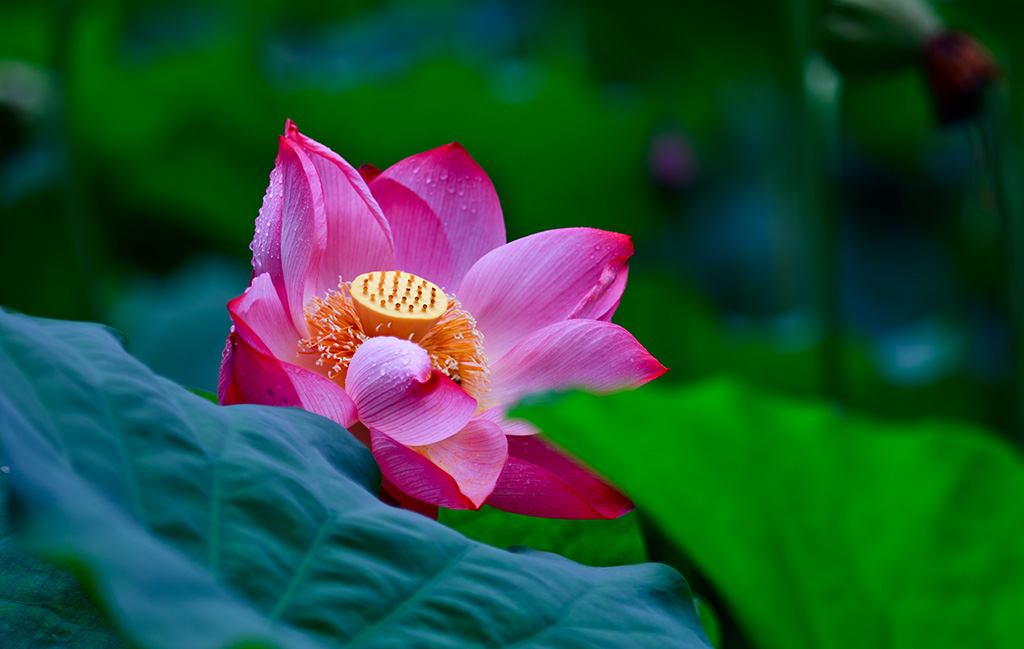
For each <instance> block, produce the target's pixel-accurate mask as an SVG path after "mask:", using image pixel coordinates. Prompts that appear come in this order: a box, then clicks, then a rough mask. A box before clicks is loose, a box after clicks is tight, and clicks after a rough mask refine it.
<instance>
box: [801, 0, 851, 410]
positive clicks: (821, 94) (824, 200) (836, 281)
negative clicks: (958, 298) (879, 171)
mask: <svg viewBox="0 0 1024 649" xmlns="http://www.w3.org/2000/svg"><path fill="white" fill-rule="evenodd" d="M787 7H788V10H789V27H790V31H791V34H790V36H791V38H790V41H791V43H792V45H791V49H790V52H791V61H790V74H792V75H795V78H793V83H792V84H791V85H790V88H791V90H792V91H793V92H794V94H795V95H796V96H797V97H798V98H799V100H798V101H797V104H796V105H797V115H796V116H795V117H796V120H797V125H798V126H797V128H798V129H799V131H798V133H799V137H800V142H799V143H798V146H797V147H796V149H797V156H798V159H797V160H796V167H797V169H796V173H797V176H798V180H797V186H798V187H799V190H800V191H799V196H798V197H797V201H798V202H797V205H799V208H800V211H801V214H802V216H803V218H804V222H805V223H808V224H809V225H810V226H811V228H812V230H813V243H814V245H813V252H812V264H813V277H814V286H813V290H814V294H815V304H816V311H817V316H818V321H819V322H820V326H821V332H822V339H821V346H820V349H821V354H820V363H821V365H820V376H821V384H822V392H823V393H824V394H825V396H826V397H827V398H829V399H830V400H832V401H833V402H834V403H836V404H845V403H846V401H847V398H848V395H847V392H846V384H845V380H844V372H843V317H842V300H841V292H840V279H841V278H840V267H841V266H840V232H839V227H838V220H837V218H836V213H835V209H833V208H834V205H835V201H834V192H833V191H832V184H831V173H832V171H833V170H834V168H835V160H836V155H835V151H836V148H837V146H838V136H837V132H838V123H837V118H836V116H837V113H838V96H839V83H840V82H839V77H838V75H836V74H835V72H834V71H833V70H832V68H831V67H830V66H829V65H828V63H827V62H826V61H825V60H824V57H822V56H821V55H820V53H818V52H816V51H814V45H813V41H814V39H813V38H812V33H813V32H812V29H816V27H817V25H818V24H819V23H820V19H819V18H820V17H819V16H818V13H817V12H816V11H815V7H813V6H812V5H811V3H809V2H808V0H789V2H788V3H787ZM787 76H789V75H787Z"/></svg>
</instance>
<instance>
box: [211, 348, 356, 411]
mask: <svg viewBox="0 0 1024 649" xmlns="http://www.w3.org/2000/svg"><path fill="white" fill-rule="evenodd" d="M218 392H219V394H218V398H219V399H220V402H221V404H223V405H231V404H236V403H258V404H262V405H266V406H294V407H297V408H302V409H304V410H309V411H310V412H315V413H316V414H318V415H321V416H323V417H327V418H329V419H333V420H334V421H336V422H337V423H339V424H341V425H342V426H345V427H348V426H351V425H353V424H354V423H355V422H356V420H357V416H356V406H355V403H353V401H352V399H351V398H350V397H349V395H347V394H346V393H345V391H344V390H342V389H341V388H340V387H338V386H337V385H335V384H334V383H332V382H331V381H329V380H328V379H326V378H324V377H323V376H321V375H319V374H316V373H314V372H310V371H309V370H307V369H303V368H301V367H297V366H295V365H290V364H289V363H284V362H282V361H279V360H278V359H276V358H274V357H273V356H268V355H265V354H261V353H260V352H258V351H256V350H255V349H253V347H251V346H250V345H249V344H248V343H247V342H245V340H243V339H242V337H241V336H239V335H238V333H237V332H236V333H232V334H231V335H230V336H229V338H228V349H226V350H225V354H224V361H223V363H222V365H221V377H220V385H219V389H218Z"/></svg>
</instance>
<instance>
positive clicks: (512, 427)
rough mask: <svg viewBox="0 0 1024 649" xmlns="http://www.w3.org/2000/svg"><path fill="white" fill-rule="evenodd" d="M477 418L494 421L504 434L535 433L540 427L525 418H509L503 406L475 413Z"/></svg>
mask: <svg viewBox="0 0 1024 649" xmlns="http://www.w3.org/2000/svg"><path fill="white" fill-rule="evenodd" d="M477 419H483V420H486V421H490V422H494V423H495V424H497V425H498V427H499V428H501V432H502V433H504V434H506V435H514V436H519V435H536V434H537V433H539V432H540V429H539V428H537V427H536V426H534V425H533V424H532V423H530V422H528V421H526V420H525V419H510V418H509V417H508V416H507V413H506V412H505V409H504V408H491V409H490V410H487V411H484V412H482V413H480V414H479V415H477Z"/></svg>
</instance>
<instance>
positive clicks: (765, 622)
mask: <svg viewBox="0 0 1024 649" xmlns="http://www.w3.org/2000/svg"><path fill="white" fill-rule="evenodd" d="M520 414H522V415H525V416H527V417H528V418H530V419H533V420H534V421H535V422H536V423H538V424H540V425H541V427H542V428H543V429H544V430H545V431H547V432H548V433H549V434H551V435H553V436H554V437H555V438H556V439H557V440H559V441H560V443H562V444H564V445H565V446H566V447H568V448H570V449H571V450H573V451H574V452H577V453H579V454H580V456H581V457H582V458H583V459H584V460H586V461H588V462H590V463H592V464H593V465H594V466H595V467H596V468H598V469H599V470H602V471H604V472H606V473H607V474H608V475H609V477H611V478H612V479H613V480H615V481H616V482H617V483H618V484H620V485H622V486H623V487H624V488H626V489H627V491H628V492H629V493H630V494H631V495H632V496H633V497H634V499H635V500H636V502H637V504H638V507H640V508H641V510H643V511H645V512H647V513H649V514H650V515H651V516H652V517H653V518H654V519H655V520H656V521H657V523H658V524H659V526H660V528H662V529H663V530H664V531H665V532H666V533H667V535H668V536H669V537H670V538H671V539H672V540H673V541H674V542H675V543H677V544H678V546H679V547H681V548H682V549H683V550H685V552H686V553H687V554H688V555H689V556H690V557H691V558H692V560H693V561H694V562H695V563H696V564H697V566H698V567H699V568H700V569H701V571H702V572H703V573H704V574H705V575H706V576H707V577H708V578H709V579H710V581H711V582H712V583H713V584H714V585H715V586H716V587H717V589H718V591H719V592H720V593H721V594H722V596H723V597H724V598H725V601H726V603H727V604H728V605H729V608H730V609H731V611H732V614H733V615H734V616H735V618H736V619H737V620H738V621H739V623H740V624H741V626H742V627H743V629H744V630H745V631H746V635H747V636H748V637H749V639H750V640H751V641H752V642H753V643H754V644H755V646H757V647H761V648H763V649H782V648H786V649H801V648H806V649H829V648H836V649H838V648H854V647H856V648H861V647H881V646H885V647H892V648H907V649H911V648H914V649H916V648H918V647H929V648H931V649H939V648H954V647H955V648H961V647H993V648H998V647H1006V648H1011V647H1019V646H1021V638H1024V615H1022V614H1021V612H1022V611H1024V542H1022V539H1024V467H1022V466H1021V460H1020V458H1019V457H1018V456H1017V454H1016V453H1015V452H1014V451H1013V450H1011V449H1010V448H1009V447H1007V446H1006V445H1005V444H1003V443H1002V442H1000V441H999V440H998V439H997V438H996V436H995V435H993V434H991V433H989V432H987V431H984V430H981V429H979V428H976V427H973V426H970V425H967V424H962V423H955V422H950V421H945V422H944V421H939V420H934V421H926V422H917V423H894V422H885V421H879V420H874V419H870V418H866V417H863V416H857V415H852V414H843V413H840V412H837V411H835V410H834V409H831V408H829V407H827V406H825V405H822V404H815V403H809V402H801V401H793V400H787V399H781V398H776V397H769V396H765V395H763V394H760V393H758V392H757V391H756V390H753V389H750V388H747V387H744V386H741V385H738V384H736V383H733V382H728V381H715V382H711V383H706V384H700V385H698V386H696V387H690V388H674V387H672V386H667V387H666V386H658V385H653V386H648V387H645V388H643V389H641V390H638V391H636V392H633V393H626V394H621V395H614V396H611V397H603V398H600V399H599V398H597V397H593V396H588V395H572V396H570V397H568V398H567V399H566V400H565V401H564V402H563V403H561V404H560V405H559V406H557V407H535V408H531V409H524V410H523V411H522V412H521V413H520Z"/></svg>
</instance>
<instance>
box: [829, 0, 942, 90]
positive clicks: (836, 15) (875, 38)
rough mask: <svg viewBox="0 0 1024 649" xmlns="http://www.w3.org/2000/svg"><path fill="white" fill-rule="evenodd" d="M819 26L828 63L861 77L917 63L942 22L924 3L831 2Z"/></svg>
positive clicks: (903, 0)
mask: <svg viewBox="0 0 1024 649" xmlns="http://www.w3.org/2000/svg"><path fill="white" fill-rule="evenodd" d="M823 27H824V36H823V39H822V48H823V49H824V52H825V57H826V58H827V59H828V61H829V63H831V64H832V66H833V67H835V68H836V69H837V70H839V71H840V72H843V73H864V72H879V71H884V70H892V69H895V68H899V67H902V66H909V65H914V64H916V63H917V62H918V61H920V57H921V51H922V50H923V48H924V47H925V46H926V45H927V44H928V43H929V42H930V41H931V39H933V38H934V37H935V36H936V35H938V34H939V33H940V32H941V31H942V30H943V23H942V19H941V18H939V16H938V14H936V13H935V10H934V9H932V7H931V5H929V4H928V2H926V0H830V1H829V2H828V5H827V7H826V10H825V17H824V19H823Z"/></svg>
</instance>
